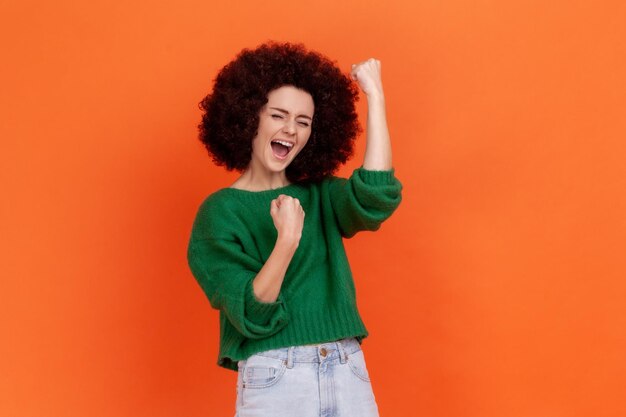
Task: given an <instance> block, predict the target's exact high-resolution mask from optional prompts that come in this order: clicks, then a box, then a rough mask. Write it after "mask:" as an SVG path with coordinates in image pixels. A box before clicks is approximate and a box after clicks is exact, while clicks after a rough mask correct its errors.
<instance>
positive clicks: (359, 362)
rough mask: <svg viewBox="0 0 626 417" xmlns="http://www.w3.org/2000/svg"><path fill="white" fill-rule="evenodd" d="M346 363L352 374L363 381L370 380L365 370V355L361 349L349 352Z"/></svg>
mask: <svg viewBox="0 0 626 417" xmlns="http://www.w3.org/2000/svg"><path fill="white" fill-rule="evenodd" d="M348 365H349V366H350V370H351V371H352V373H353V374H354V375H356V376H357V377H359V378H360V379H362V380H363V381H365V382H370V376H369V373H368V372H367V366H366V365H365V355H364V354H363V350H361V349H359V350H357V351H356V352H354V353H351V354H349V355H348Z"/></svg>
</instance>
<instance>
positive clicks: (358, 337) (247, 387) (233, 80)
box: [188, 42, 402, 417]
mask: <svg viewBox="0 0 626 417" xmlns="http://www.w3.org/2000/svg"><path fill="white" fill-rule="evenodd" d="M355 81H356V82H357V83H358V86H360V88H361V90H362V91H363V93H364V94H365V96H366V97H367V103H368V115H367V139H366V140H367V143H366V151H365V158H364V161H363V164H362V166H361V167H359V168H358V169H356V170H354V172H353V173H352V175H351V176H350V177H349V178H348V179H345V178H339V177H336V176H334V175H333V173H334V172H335V171H336V170H337V168H338V167H339V166H340V165H341V164H343V163H344V162H346V160H347V159H348V158H349V157H351V155H352V153H353V145H354V140H355V138H356V136H357V135H358V134H359V133H360V132H361V128H360V125H359V122H358V117H357V114H356V112H355V107H354V103H355V101H356V100H358V97H359V88H358V87H357V86H356V85H355ZM200 107H201V109H202V110H203V111H204V113H203V117H202V123H201V124H200V125H199V129H200V140H201V141H202V142H203V143H204V144H205V146H206V148H207V150H208V152H209V154H210V155H211V156H212V158H213V161H214V162H215V163H217V164H218V165H223V166H225V167H226V168H227V169H229V170H233V169H234V170H238V171H239V172H241V176H240V177H239V178H238V179H237V180H236V181H235V182H234V183H233V184H232V185H231V186H230V187H226V188H223V189H220V190H218V191H216V192H214V193H212V194H211V195H209V196H208V197H207V198H206V199H205V200H204V201H203V202H202V204H201V205H200V207H199V209H198V212H197V215H196V218H195V221H194V223H193V227H192V231H191V237H190V241H189V249H188V261H189V266H190V269H191V271H192V273H193V275H194V277H195V278H196V280H197V281H198V283H199V284H200V286H201V288H202V289H203V291H204V292H205V294H206V296H207V298H208V299H209V301H210V304H211V306H212V307H213V308H215V309H218V310H219V311H220V349H219V356H218V360H217V364H218V365H219V366H222V367H224V368H227V369H231V370H234V371H238V381H237V403H236V412H237V415H236V417H251V416H273V417H281V416H286V417H287V416H289V417H293V416H298V417H309V416H310V417H313V416H335V415H337V416H359V417H370V416H378V408H377V405H376V400H375V397H374V394H373V392H372V386H371V382H370V379H369V375H368V372H367V367H366V364H365V358H364V355H363V351H362V349H361V343H362V341H363V339H364V338H365V337H367V336H368V331H367V329H366V328H365V325H364V324H363V322H362V320H361V317H360V315H359V312H358V309H357V303H356V291H355V286H354V282H353V279H352V274H351V271H350V266H349V264H348V260H347V257H346V252H345V250H344V246H343V240H342V239H343V238H349V237H352V236H353V235H354V234H355V233H357V232H359V231H362V230H377V229H378V228H379V227H380V224H381V223H382V222H383V221H384V220H385V219H386V218H388V217H389V216H390V215H391V214H392V213H393V211H394V210H395V209H396V207H397V206H398V204H399V203H400V200H401V189H402V186H401V184H400V182H399V181H398V180H397V179H396V177H395V175H394V169H393V168H392V159H391V145H390V140H389V133H388V130H387V122H386V116H385V98H384V94H383V88H382V82H381V75H380V62H379V61H378V60H376V59H373V58H372V59H368V60H367V61H363V62H360V63H358V64H354V65H352V69H351V73H350V76H347V75H344V74H343V73H342V72H341V70H339V68H337V67H336V66H335V64H334V63H333V62H332V61H330V60H329V59H328V58H326V57H324V56H323V55H321V54H319V53H317V52H314V51H308V50H307V49H306V48H305V47H304V46H303V45H302V44H291V43H277V42H268V43H266V44H263V45H260V46H258V47H257V48H255V49H253V50H250V49H244V50H242V51H241V52H240V53H239V54H238V55H237V57H236V58H235V59H234V60H233V61H232V62H230V63H228V64H227V65H226V66H225V67H224V68H222V70H221V71H220V72H219V74H218V75H217V77H216V79H215V83H214V87H213V91H212V93H211V94H209V95H207V96H206V97H205V98H204V99H203V100H202V102H201V103H200Z"/></svg>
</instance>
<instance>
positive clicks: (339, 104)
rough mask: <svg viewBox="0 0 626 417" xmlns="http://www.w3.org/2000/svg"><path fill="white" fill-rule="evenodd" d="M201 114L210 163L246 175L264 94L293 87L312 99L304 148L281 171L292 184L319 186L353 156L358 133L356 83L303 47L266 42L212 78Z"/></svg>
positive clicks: (199, 126)
mask: <svg viewBox="0 0 626 417" xmlns="http://www.w3.org/2000/svg"><path fill="white" fill-rule="evenodd" d="M214 81H215V83H214V86H213V92H212V93H211V94H209V95H207V96H206V97H205V98H204V99H202V101H201V102H200V103H199V107H200V109H202V110H203V115H202V122H201V123H200V124H199V125H198V128H199V131H200V133H199V139H200V141H201V142H202V143H203V144H204V146H205V147H206V149H207V150H208V152H209V155H210V156H211V157H212V159H213V162H215V164H217V165H220V166H225V167H226V169H227V170H229V171H230V170H233V169H234V170H237V171H243V170H245V169H246V168H247V167H248V165H249V163H250V161H251V158H252V140H253V139H254V137H255V136H256V135H257V129H258V126H259V113H260V111H261V109H262V107H263V106H264V105H265V104H266V103H267V101H268V98H267V95H268V93H269V92H271V91H272V90H274V89H276V88H279V87H281V86H284V85H292V86H294V87H296V88H298V89H301V90H304V91H306V92H307V93H309V94H310V95H311V96H312V97H313V103H314V106H315V111H314V114H313V122H312V124H311V129H312V130H311V136H310V137H309V140H308V142H307V144H306V146H305V147H304V148H303V149H302V150H301V152H300V153H299V154H298V155H297V156H296V157H295V158H294V160H293V161H292V162H291V163H290V164H289V166H288V167H287V169H286V175H287V178H288V179H289V180H290V181H292V182H304V181H319V180H321V179H323V178H324V177H326V176H328V175H331V174H333V173H334V172H335V171H336V170H337V169H338V168H339V166H340V165H341V164H343V163H345V162H346V161H347V160H348V159H350V158H351V157H352V154H353V152H354V140H355V138H356V137H357V135H358V134H359V133H361V132H362V128H361V126H360V124H359V121H358V116H357V113H356V110H355V102H356V101H357V100H358V99H359V90H358V87H357V86H356V84H355V83H354V82H353V81H352V79H350V78H349V77H348V76H347V75H344V74H343V73H342V72H341V70H340V69H339V68H338V67H337V66H336V65H335V64H334V63H333V62H332V61H331V60H329V59H328V58H326V57H325V56H323V55H321V54H320V53H318V52H314V51H308V50H306V48H305V47H304V45H303V44H301V43H297V44H293V43H289V42H287V43H278V42H275V41H269V42H266V43H264V44H262V45H260V46H258V47H257V48H255V49H253V50H250V49H248V48H245V49H243V50H242V51H241V52H240V53H239V54H238V55H237V56H236V57H235V59H234V60H233V61H231V62H230V63H228V64H227V65H225V66H224V67H223V68H222V69H221V70H220V72H219V73H218V75H217V77H216V78H215V80H214Z"/></svg>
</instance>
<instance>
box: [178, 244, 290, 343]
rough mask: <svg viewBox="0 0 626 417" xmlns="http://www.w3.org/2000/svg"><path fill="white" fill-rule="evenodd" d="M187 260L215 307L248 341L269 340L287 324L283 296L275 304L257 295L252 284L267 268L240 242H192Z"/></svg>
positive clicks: (287, 316) (287, 318) (287, 317)
mask: <svg viewBox="0 0 626 417" xmlns="http://www.w3.org/2000/svg"><path fill="white" fill-rule="evenodd" d="M187 260H188V263H189V267H190V269H191V271H192V273H193V275H194V277H195V279H196V280H197V281H198V283H199V284H200V286H201V287H202V289H203V291H204V293H205V294H206V296H207V298H208V299H209V302H210V304H211V307H213V308H215V309H219V310H221V311H223V312H224V314H225V315H226V317H227V318H228V320H229V321H230V323H231V324H232V325H233V326H234V327H235V329H237V331H238V332H239V333H241V334H242V335H243V336H245V337H246V338H250V339H262V338H265V337H269V336H271V335H273V334H275V333H277V332H278V331H280V330H281V329H282V328H283V327H285V325H287V323H288V321H289V315H288V311H287V307H286V305H285V302H284V300H283V297H282V293H279V296H278V298H277V300H276V301H275V302H273V303H265V302H262V301H260V300H258V299H257V298H256V296H255V295H254V291H253V287H252V281H253V280H254V277H255V276H256V274H257V273H258V271H259V270H260V269H261V267H262V266H263V265H262V264H261V263H260V262H259V261H258V260H256V259H254V258H253V257H251V256H249V255H247V254H246V253H244V252H243V250H242V249H241V246H240V245H239V244H238V243H237V242H236V241H233V240H228V239H214V238H203V239H198V240H192V241H191V242H190V244H189V248H188V251H187Z"/></svg>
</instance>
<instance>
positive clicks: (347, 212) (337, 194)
mask: <svg viewBox="0 0 626 417" xmlns="http://www.w3.org/2000/svg"><path fill="white" fill-rule="evenodd" d="M394 172H395V170H394V169H393V168H392V169H390V170H386V171H370V170H366V169H364V168H363V167H361V168H358V169H355V170H354V172H353V173H352V175H351V176H350V178H348V179H345V178H338V177H334V178H333V180H332V181H331V182H330V184H329V194H330V202H331V205H332V207H333V212H334V214H335V218H336V219H337V224H338V225H339V229H340V231H341V234H342V236H343V237H346V238H350V237H352V236H354V235H355V234H356V233H357V232H359V231H362V230H378V229H379V228H380V225H381V224H382V222H383V221H384V220H386V219H387V218H388V217H389V216H391V214H392V213H393V212H394V211H395V209H396V208H397V207H398V205H399V204H400V201H401V200H402V194H401V191H402V184H401V183H400V181H398V179H397V178H396V177H395V175H394Z"/></svg>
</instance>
